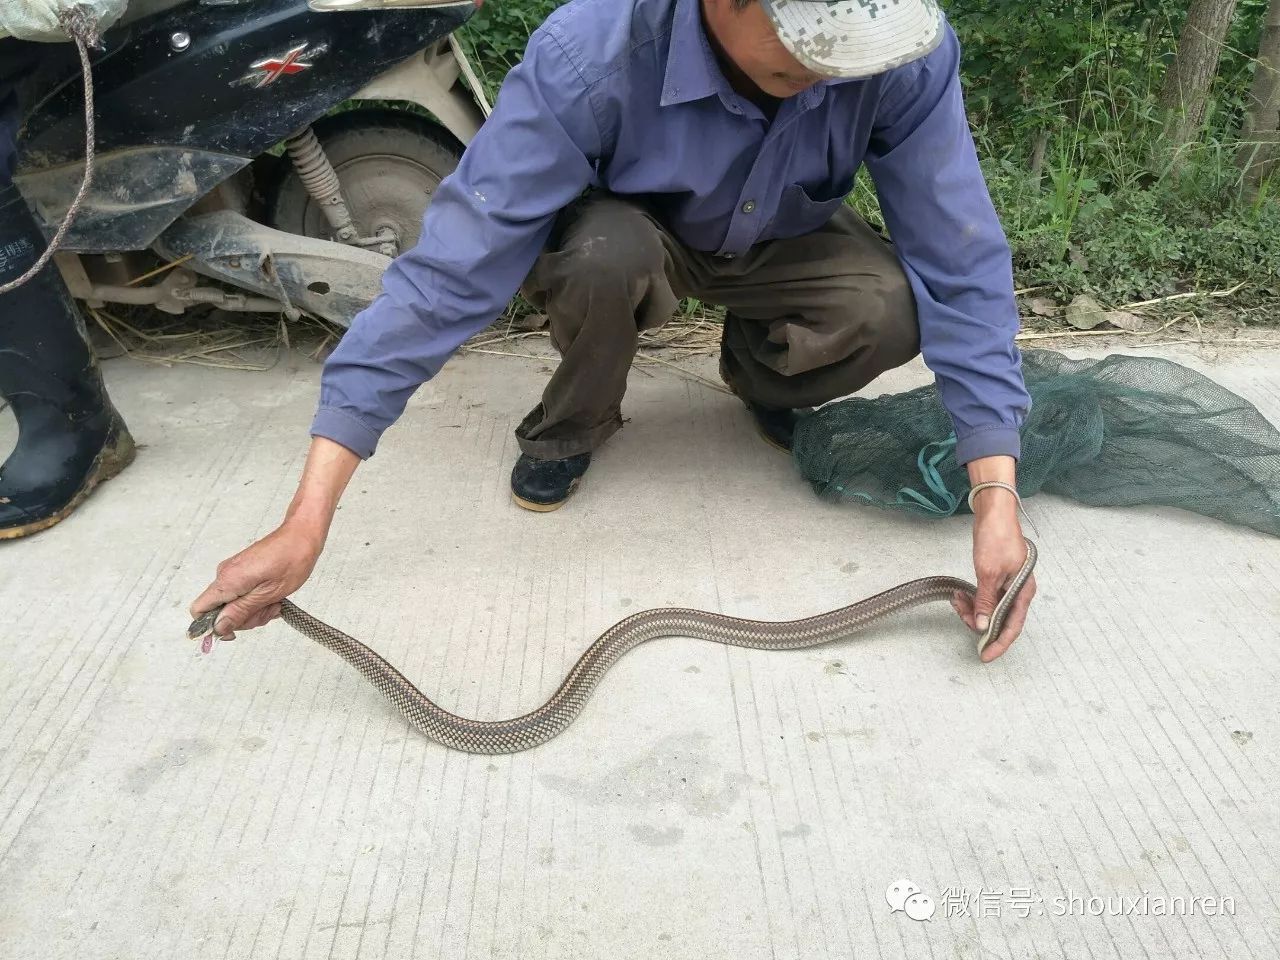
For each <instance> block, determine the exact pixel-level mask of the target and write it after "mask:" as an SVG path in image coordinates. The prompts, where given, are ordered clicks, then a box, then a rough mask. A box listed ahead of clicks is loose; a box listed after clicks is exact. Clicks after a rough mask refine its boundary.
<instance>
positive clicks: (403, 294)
mask: <svg viewBox="0 0 1280 960" xmlns="http://www.w3.org/2000/svg"><path fill="white" fill-rule="evenodd" d="M959 56H960V50H959V44H958V42H957V40H956V37H955V34H954V33H953V32H952V30H951V28H950V26H949V25H948V26H947V28H946V30H945V35H944V37H943V40H942V43H941V44H940V45H939V46H938V47H937V48H936V49H935V50H934V51H933V52H932V53H930V54H929V55H928V56H926V57H924V58H922V59H919V60H917V61H915V62H913V63H910V64H907V65H905V66H902V67H899V68H897V69H894V70H892V71H889V72H888V73H884V74H881V75H879V76H876V77H872V78H870V79H866V80H843V81H830V82H824V83H821V84H819V85H817V86H815V87H812V88H810V89H808V90H806V91H805V92H803V93H800V94H798V95H796V96H794V97H791V98H789V99H787V100H785V101H783V102H782V104H781V106H780V108H779V109H778V111H777V114H776V117H775V118H774V120H773V122H772V123H770V122H769V121H768V120H767V119H766V117H765V116H764V114H763V113H762V112H761V111H760V109H759V108H758V107H756V106H755V105H754V104H752V103H751V102H750V101H749V100H747V99H745V98H743V97H741V96H739V95H738V94H736V93H735V92H734V91H733V89H732V88H731V87H730V85H729V83H728V82H727V81H726V79H725V78H724V75H723V74H722V72H721V70H720V68H719V66H718V64H717V61H716V58H715V56H714V54H713V53H712V50H711V47H710V44H709V42H708V40H707V37H706V34H705V33H704V30H703V25H702V18H701V9H700V3H699V2H698V0H575V2H573V3H569V4H567V5H566V6H563V7H561V8H559V9H558V10H557V11H556V12H555V13H554V14H552V15H551V17H550V18H548V20H547V21H546V22H545V23H544V24H543V25H542V26H541V27H540V28H539V29H538V30H537V31H536V32H535V33H534V34H533V36H532V37H531V38H530V40H529V45H528V48H527V50H526V53H525V58H524V61H523V62H522V63H521V64H520V65H519V66H517V67H516V68H515V69H513V70H512V71H511V72H510V73H509V74H508V75H507V78H506V81H505V83H504V84H503V87H502V90H501V92H500V93H499V96H498V99H497V103H496V105H495V108H494V111H493V114H492V116H490V117H489V119H488V120H487V121H486V122H485V124H484V126H483V127H482V128H481V130H480V132H479V133H478V134H477V135H476V137H475V139H474V140H473V141H472V142H471V144H470V145H469V146H468V147H467V150H466V153H465V154H464V156H463V158H462V161H461V163H460V165H459V166H458V169H457V171H456V172H455V173H454V174H453V175H451V176H450V177H448V178H447V179H446V180H445V181H444V182H443V183H442V184H441V185H440V188H439V189H438V190H437V191H436V193H435V196H434V198H433V199H432V202H431V204H430V206H429V207H428V210H427V213H426V217H425V218H424V222H423V230H422V235H421V238H420V239H419V241H418V243H417V245H416V246H415V247H413V249H411V250H408V251H406V252H405V253H403V254H401V255H400V256H399V257H398V258H397V259H396V260H395V261H394V262H393V263H392V264H391V266H390V267H389V268H388V270H387V272H386V274H385V276H384V279H383V290H382V293H381V294H380V295H379V296H378V298H377V299H376V300H375V301H374V302H373V303H372V304H371V305H370V306H369V307H368V309H366V310H364V311H363V312H362V313H361V314H360V315H359V316H358V317H356V319H355V321H354V322H353V324H352V326H351V329H350V330H349V331H348V332H347V334H346V335H345V336H344V337H343V339H342V342H341V343H340V344H339V345H338V347H337V349H336V350H334V352H333V354H332V355H331V356H330V357H329V360H328V362H327V363H326V366H325V369H324V373H323V377H322V383H321V391H320V407H319V410H318V412H317V414H316V417H315V420H314V422H313V424H312V429H311V432H312V434H313V435H314V436H322V437H328V438H329V439H331V440H334V441H336V442H338V443H340V444H342V445H343V446H345V447H348V448H350V449H351V450H353V451H354V452H355V453H357V454H359V455H360V456H361V457H369V456H371V455H372V454H373V452H374V449H375V447H376V446H377V443H378V439H379V437H380V436H381V434H382V433H383V431H384V430H386V429H387V427H389V426H390V425H391V424H392V423H393V422H394V421H395V420H396V419H397V418H398V417H399V416H400V415H401V413H403V411H404V407H405V404H406V403H407V402H408V399H409V397H410V396H411V395H412V393H413V392H414V390H416V389H417V388H418V386H420V385H421V384H422V383H423V382H425V381H426V380H428V379H430V378H431V377H434V376H435V375H436V373H438V372H439V370H440V368H441V367H442V366H443V365H444V363H445V361H446V360H447V359H448V358H449V357H450V356H451V355H452V354H453V353H454V352H455V351H456V350H457V349H458V347H459V346H461V345H462V343H463V342H464V341H466V340H467V339H468V338H469V337H471V336H472V335H473V334H475V333H477V332H479V331H480V330H481V329H483V328H484V327H485V326H487V325H488V324H490V323H492V322H493V320H494V319H496V318H497V316H498V315H499V314H500V313H501V312H502V310H503V309H504V308H505V307H506V305H507V303H508V301H509V300H510V299H511V297H512V295H513V294H514V293H515V292H516V290H517V289H518V288H519V286H520V284H521V283H522V282H523V280H524V278H525V276H526V275H527V274H528V272H529V270H530V268H531V267H532V265H533V262H534V260H535V259H536V258H537V256H538V254H539V253H540V252H541V250H542V248H543V246H544V244H545V243H546V241H547V238H548V236H549V234H550V231H551V227H552V224H553V221H554V219H555V216H556V214H557V213H558V212H559V211H560V210H561V209H562V208H563V207H565V206H566V205H568V204H569V203H570V201H572V200H573V199H574V198H575V197H577V196H578V195H579V194H580V193H581V192H582V191H583V189H585V188H586V187H587V186H589V185H594V186H599V187H603V188H604V189H607V190H609V191H612V192H614V193H617V194H622V195H634V196H637V197H642V198H644V200H645V201H646V202H647V203H648V204H649V205H650V206H651V207H653V208H656V209H657V211H658V212H659V215H660V216H661V217H662V218H663V221H664V223H665V224H666V226H667V227H668V228H669V229H670V230H671V231H672V232H673V233H674V234H675V235H676V236H677V237H678V238H679V239H680V240H681V241H683V242H684V243H685V244H687V245H688V246H690V247H691V248H694V249H697V250H701V251H707V252H713V253H715V254H718V255H720V256H725V257H732V256H735V255H738V254H741V253H744V252H745V251H746V250H748V249H749V248H750V247H751V246H752V245H753V244H757V243H761V242H763V241H766V240H770V239H774V238H779V237H791V236H796V235H799V234H804V233H808V232H811V231H813V230H816V229H817V228H818V227H820V226H821V225H822V224H823V223H825V222H826V221H827V220H828V219H829V218H830V217H831V215H832V214H833V212H834V211H835V210H836V209H837V207H838V206H839V205H840V204H841V203H842V202H844V198H845V196H846V195H847V194H848V193H849V191H850V189H851V188H852V185H853V179H854V175H855V174H856V172H857V170H858V168H859V167H860V166H861V165H862V164H863V163H864V162H865V164H866V166H867V169H868V171H869V172H870V174H871V177H872V179H873V181H874V182H875V185H876V191H877V193H878V195H879V198H880V206H881V209H882V211H883V213H884V217H885V221H886V224H887V226H888V228H889V232H890V235H891V236H892V239H893V241H894V245H895V250H896V252H897V255H898V257H899V259H900V260H901V262H902V265H903V268H904V270H905V271H906V274H907V277H908V279H909V280H910V282H911V286H912V289H913V291H914V293H915V297H916V303H917V309H918V312H919V322H920V337H921V351H922V353H923V356H924V359H925V362H926V363H927V364H928V366H929V367H930V369H931V370H932V371H933V372H934V374H935V376H936V379H937V383H938V387H939V390H940V395H941V399H942V402H943V404H944V405H945V407H946V409H947V411H948V412H949V413H950V415H951V417H952V420H953V422H954V425H955V429H956V438H957V448H956V455H957V457H958V459H959V460H960V462H962V463H965V462H968V461H969V460H973V459H976V458H978V457H983V456H991V455H996V454H1007V455H1012V456H1015V457H1016V456H1018V455H1019V453H1020V449H1019V438H1018V429H1019V427H1020V426H1021V423H1022V420H1023V418H1024V417H1025V415H1026V412H1027V410H1028V408H1029V406H1030V400H1029V397H1028V395H1027V392H1026V388H1025V385H1024V383H1023V380H1022V372H1021V362H1020V357H1019V354H1018V351H1017V349H1016V347H1015V345H1014V335H1015V333H1016V332H1017V328H1018V313H1017V309H1016V306H1015V303H1014V294H1013V275H1012V264H1011V258H1010V252H1009V246H1008V243H1007V242H1006V240H1005V236H1004V233H1003V231H1002V229H1001V227H1000V223H999V221H998V219H997V217H996V213H995V210H994V208H993V207H992V204H991V199H990V196H989V194H988V192H987V187H986V183H985V182H984V180H983V177H982V173H981V171H980V169H979V167H978V161H977V155H976V151H975V149H974V145H973V140H972V137H971V136H970V132H969V127H968V122H967V120H966V116H965V109H964V104H963V101H962V97H961V89H960V80H959ZM748 201H753V202H748Z"/></svg>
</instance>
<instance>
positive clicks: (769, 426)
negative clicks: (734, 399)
mask: <svg viewBox="0 0 1280 960" xmlns="http://www.w3.org/2000/svg"><path fill="white" fill-rule="evenodd" d="M742 402H743V403H745V404H746V405H747V409H748V410H750V411H751V416H752V417H753V418H754V419H755V421H756V430H758V431H759V433H760V436H761V437H762V438H763V439H764V442H765V443H767V444H769V446H771V447H776V448H777V449H779V450H781V451H782V452H783V453H790V452H791V441H792V438H793V437H794V436H795V432H796V421H797V420H799V419H800V416H801V413H800V411H798V410H789V409H783V410H778V409H775V408H773V407H762V406H760V404H758V403H753V402H752V401H750V400H743V401H742Z"/></svg>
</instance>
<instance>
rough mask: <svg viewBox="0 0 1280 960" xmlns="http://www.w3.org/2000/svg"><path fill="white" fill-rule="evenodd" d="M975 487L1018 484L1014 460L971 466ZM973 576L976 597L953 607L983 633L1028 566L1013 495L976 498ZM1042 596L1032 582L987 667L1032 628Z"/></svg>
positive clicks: (995, 492) (959, 597)
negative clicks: (1030, 615)
mask: <svg viewBox="0 0 1280 960" xmlns="http://www.w3.org/2000/svg"><path fill="white" fill-rule="evenodd" d="M969 475H970V479H971V480H972V482H973V483H974V484H978V483H981V482H983V481H984V480H1002V481H1004V482H1005V483H1010V484H1012V483H1013V482H1014V479H1015V466H1014V461H1013V458H1012V457H1007V458H1006V457H992V458H990V459H989V460H978V461H974V462H973V463H971V464H970V465H969ZM973 509H974V521H973V570H974V573H975V574H976V575H977V581H978V593H977V596H976V597H972V598H971V597H969V596H968V595H966V594H956V596H955V597H954V598H953V599H952V602H951V605H952V606H953V607H954V608H955V610H956V613H958V614H960V618H961V619H962V620H964V622H965V623H966V624H967V625H968V626H969V629H971V630H974V631H976V632H979V633H981V632H982V631H984V630H986V629H987V624H988V622H989V620H990V617H991V614H992V612H993V611H994V610H995V608H996V604H997V603H998V602H999V601H1000V598H1001V597H1002V596H1004V592H1005V588H1006V587H1007V586H1008V585H1009V583H1010V582H1011V581H1012V580H1013V578H1014V577H1015V576H1016V575H1017V573H1018V571H1019V570H1021V569H1022V565H1023V564H1024V563H1025V562H1026V560H1027V543H1026V540H1025V538H1024V537H1023V535H1022V524H1021V523H1019V522H1018V501H1017V499H1016V498H1015V497H1014V495H1013V494H1012V493H1010V492H1009V491H1007V490H1002V489H1000V488H998V487H994V488H992V487H989V488H987V489H985V490H983V491H981V492H979V493H978V494H977V495H976V496H975V497H974V505H973ZM1035 595H1036V579H1035V577H1034V576H1033V577H1031V579H1030V580H1028V581H1027V583H1026V586H1024V587H1023V588H1022V591H1021V592H1020V593H1019V594H1018V599H1017V600H1015V601H1014V603H1013V606H1012V607H1011V608H1010V610H1009V616H1008V618H1007V619H1006V620H1005V622H1004V626H1003V627H1001V630H1000V635H999V636H998V637H996V638H995V639H994V640H992V641H991V643H989V644H988V645H987V648H986V649H985V650H984V651H982V662H983V663H990V662H991V661H993V660H995V659H997V658H999V657H1000V656H1002V655H1003V654H1004V652H1005V651H1006V650H1008V649H1009V647H1011V646H1012V645H1013V642H1014V641H1015V640H1017V639H1018V636H1019V634H1021V633H1022V627H1023V625H1024V624H1025V623H1026V622H1027V611H1028V610H1029V609H1030V607H1031V601H1032V599H1033V598H1034V597H1035Z"/></svg>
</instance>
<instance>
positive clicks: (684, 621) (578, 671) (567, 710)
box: [187, 540, 1036, 754]
mask: <svg viewBox="0 0 1280 960" xmlns="http://www.w3.org/2000/svg"><path fill="white" fill-rule="evenodd" d="M1035 564H1036V547H1035V544H1034V543H1032V542H1031V541H1030V540H1028V541H1027V559H1026V562H1025V563H1024V564H1023V566H1022V569H1021V570H1019V571H1018V573H1017V575H1016V576H1015V577H1014V579H1013V580H1012V581H1011V582H1010V584H1009V587H1008V589H1007V590H1006V592H1005V594H1004V596H1003V597H1002V598H1001V599H1000V602H999V603H998V604H997V606H996V610H995V613H994V614H993V615H992V617H991V623H990V626H989V627H988V628H987V630H986V631H985V632H984V633H983V634H982V636H981V637H979V638H978V652H979V653H981V652H982V650H983V649H985V647H986V646H987V644H989V643H990V642H991V641H992V640H993V639H995V638H996V637H997V636H999V634H1000V629H1001V627H1002V626H1003V625H1004V621H1005V619H1006V618H1007V616H1008V613H1009V610H1010V608H1011V607H1012V605H1013V601H1014V600H1015V599H1016V597H1017V595H1018V593H1019V591H1021V589H1022V588H1023V587H1024V586H1025V585H1026V583H1027V581H1028V580H1029V579H1030V578H1031V574H1032V571H1033V570H1034V568H1035ZM956 592H960V593H966V594H968V595H970V596H973V595H974V593H975V592H976V591H975V588H974V586H973V584H971V583H969V582H967V581H965V580H959V579H956V578H954V577H941V576H939V577H925V578H923V579H920V580H912V581H910V582H908V583H903V584H899V585H898V586H896V587H892V588H890V589H888V590H886V591H884V592H883V593H879V594H876V595H875V596H874V597H868V598H867V599H866V600H861V601H859V602H858V603H854V604H851V605H849V606H847V607H841V608H840V609H839V610H832V611H830V612H828V613H822V614H818V615H817V616H813V617H808V618H806V619H803V620H791V621H786V622H765V621H760V620H745V619H742V618H739V617H730V616H725V615H724V614H719V613H708V612H706V611H702V610H685V609H679V608H662V609H655V610H644V611H641V612H639V613H635V614H632V615H631V616H629V617H627V618H626V619H625V620H621V621H619V622H618V623H616V624H614V625H613V626H612V627H610V628H609V629H608V630H606V631H605V632H604V633H603V634H601V635H600V636H599V637H598V638H597V639H596V640H595V641H594V642H593V643H592V644H591V646H590V647H588V648H587V650H586V652H585V653H584V654H583V655H582V656H581V657H580V658H579V659H578V662H577V663H575V664H574V666H573V669H572V670H570V671H569V675H568V676H567V677H565V679H564V682H563V683H561V684H560V686H559V688H558V689H557V690H556V692H555V693H554V694H552V695H551V698H550V699H548V700H547V701H546V703H544V704H543V705H542V706H540V707H538V708H537V709H536V710H532V711H530V712H529V713H526V714H524V715H523V716H519V717H515V718H513V719H510V720H470V719H467V718H466V717H460V716H457V715H456V714H453V713H450V712H449V711H448V710H445V709H444V708H443V707H441V706H439V705H438V704H436V703H434V702H433V701H432V700H431V699H429V698H428V697H427V696H426V695H425V694H424V693H422V692H421V691H420V690H419V689H418V688H417V687H415V686H414V685H413V684H412V683H410V682H409V680H408V679H406V678H405V676H404V675H403V674H402V673H400V671H399V670H397V669H396V668H395V667H393V666H392V665H391V664H390V663H388V662H387V661H386V660H384V659H383V658H382V657H381V656H380V655H379V654H378V653H377V652H375V651H374V650H372V649H370V648H369V647H368V646H366V645H365V644H363V643H361V642H360V641H359V640H356V639H355V638H354V637H350V636H348V635H347V634H345V633H343V632H342V631H341V630H338V629H336V628H335V627H332V626H330V625H329V624H327V623H325V622H324V621H322V620H319V619H317V618H316V617H313V616H312V615H311V614H309V613H307V612H306V611H305V610H303V609H301V608H300V607H298V606H297V605H295V604H294V603H293V602H291V601H289V600H285V601H283V603H282V604H281V607H280V617H281V619H282V620H284V622H285V623H287V624H288V625H289V626H290V627H292V628H293V629H294V630H296V631H298V632H299V633H301V634H302V635H303V636H305V637H308V638H310V639H311V640H314V641H315V642H316V643H318V644H320V645H321V646H322V647H325V648H326V649H328V650H332V651H333V652H334V653H336V654H337V655H338V656H339V657H341V658H342V659H343V660H345V661H346V662H347V663H349V664H351V666H353V667H355V668H356V670H358V671H360V673H361V674H362V675H363V676H364V677H365V679H367V680H368V681H369V682H370V683H371V684H373V686H374V687H375V688H376V689H377V690H378V692H379V693H380V694H382V695H383V696H384V697H386V699H387V700H389V701H390V702H391V704H392V705H393V706H394V707H395V708H396V709H397V710H399V711H400V713H401V714H403V715H404V717H405V719H406V720H408V721H409V723H410V724H412V725H413V726H414V727H415V728H416V729H417V730H418V731H419V732H421V733H422V734H423V735H424V736H426V737H428V738H429V739H431V740H434V741H436V742H438V743H441V744H443V745H444V746H446V747H450V748H452V749H454V750H461V751H465V752H467V753H481V754H501V753H518V752H519V751H521V750H528V749H530V748H531V747H536V746H538V745H539V744H542V743H546V742H547V741H548V740H550V739H552V738H553V737H555V736H557V735H558V734H560V733H562V732H563V731H564V730H565V729H566V728H567V727H568V726H569V725H570V724H571V723H573V721H574V720H575V719H576V718H577V716H578V714H579V713H581V712H582V708H583V707H584V706H585V705H586V703H587V700H588V699H589V698H590V696H591V694H592V693H593V692H594V691H595V689H596V687H597V686H599V684H600V681H601V680H602V679H603V678H604V675H605V674H606V673H607V672H608V671H609V668H610V667H612V666H613V665H614V664H615V663H617V662H618V660H619V659H621V658H622V657H623V656H624V655H625V654H626V653H627V651H629V650H631V649H633V648H634V647H637V646H639V645H640V644H642V643H644V642H646V641H648V640H655V639H657V638H659V637H692V638H694V639H699V640H710V641H714V642H716V643H722V644H727V645H729V646H735V647H747V648H750V649H753V650H802V649H806V648H808V647H817V646H821V645H823V644H826V643H831V642H833V641H835V640H843V639H847V638H848V637H851V636H853V635H854V634H857V633H861V632H862V631H864V630H865V629H866V628H868V627H870V626H871V625H873V624H875V623H877V622H878V621H880V620H882V619H884V618H885V617H887V616H890V615H891V614H894V613H897V612H899V611H902V610H906V609H908V608H910V607H916V606H920V605H921V604H925V603H932V602H935V601H941V600H948V599H950V598H951V596H952V595H953V594H955V593H956ZM221 609H222V608H221V607H217V608H215V609H213V610H211V611H209V612H207V613H205V614H203V615H202V616H201V617H199V618H198V619H197V620H196V621H195V622H194V623H192V625H191V627H190V628H189V629H188V631H187V635H188V637H190V638H191V639H202V638H206V637H208V636H210V635H211V634H212V632H213V626H214V623H215V622H216V620H217V616H218V614H219V613H220V612H221Z"/></svg>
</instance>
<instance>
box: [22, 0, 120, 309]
mask: <svg viewBox="0 0 1280 960" xmlns="http://www.w3.org/2000/svg"><path fill="white" fill-rule="evenodd" d="M58 21H59V22H60V23H61V24H62V29H64V30H65V31H66V32H67V36H69V37H70V38H71V39H72V40H74V41H75V44H76V50H77V51H79V53H80V69H81V71H82V72H83V73H84V179H83V180H82V181H81V183H80V190H79V192H77V193H76V198H75V200H73V201H72V202H71V206H70V207H69V208H68V209H67V215H66V217H65V218H64V219H63V221H62V226H60V227H58V232H57V233H55V234H54V235H53V239H52V240H50V241H49V245H48V246H47V247H46V248H45V251H44V253H42V254H41V255H40V258H39V259H38V260H36V262H35V263H34V264H33V265H32V267H31V269H30V270H28V271H27V272H26V273H24V274H23V275H22V276H20V277H18V279H17V280H11V281H10V282H9V283H6V284H4V285H0V294H6V293H8V292H9V291H10V290H16V289H17V288H18V287H20V286H22V285H23V284H24V283H26V282H27V281H28V280H30V279H31V278H32V277H34V276H35V275H36V274H38V273H39V272H40V271H41V270H43V269H44V268H45V266H46V265H48V263H49V261H50V260H51V259H53V255H54V254H55V253H57V252H58V247H59V246H60V245H61V244H62V241H63V238H65V237H66V235H67V231H68V230H70V229H71V225H72V224H73V223H75V219H76V215H77V214H78V213H79V212H80V205H81V204H82V203H83V202H84V198H85V196H86V195H87V194H88V193H89V188H90V187H91V186H92V185H93V141H94V132H93V67H92V65H91V64H90V63H89V48H90V47H96V46H98V45H99V44H100V43H101V42H102V35H101V33H100V32H99V30H98V21H97V19H96V18H95V17H94V16H93V15H92V14H91V13H89V11H88V8H87V7H83V6H75V7H72V8H71V9H70V10H64V11H63V12H62V13H60V14H59V15H58Z"/></svg>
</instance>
